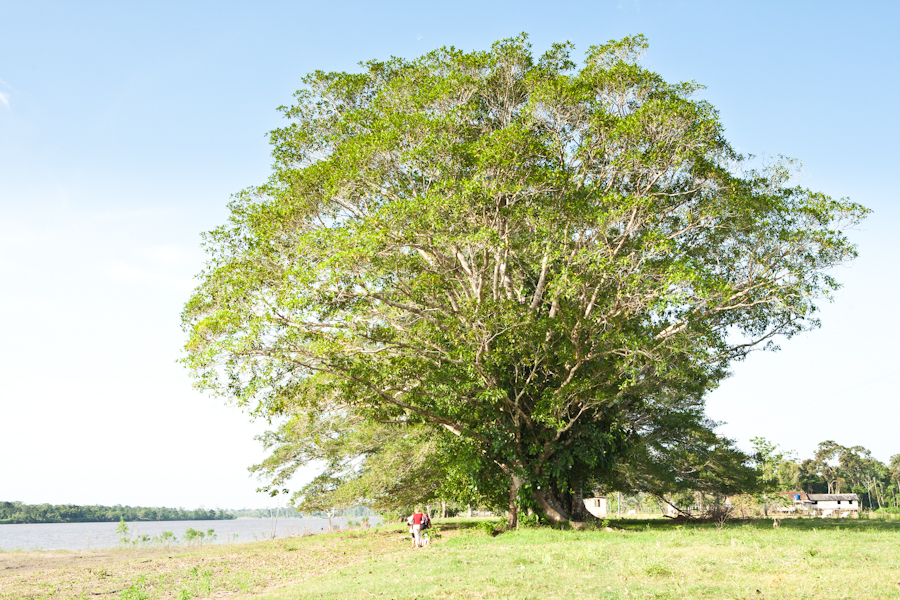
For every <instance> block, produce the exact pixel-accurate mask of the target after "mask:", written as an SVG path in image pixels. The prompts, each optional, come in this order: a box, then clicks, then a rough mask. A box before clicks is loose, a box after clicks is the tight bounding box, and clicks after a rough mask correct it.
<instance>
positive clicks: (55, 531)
mask: <svg viewBox="0 0 900 600" xmlns="http://www.w3.org/2000/svg"><path fill="white" fill-rule="evenodd" d="M360 519H361V517H335V518H334V519H332V524H333V526H334V527H335V528H338V527H340V528H345V527H346V526H347V521H355V522H356V523H359V521H360ZM369 523H370V524H371V525H373V526H374V525H377V524H379V523H381V518H380V517H369ZM118 526H119V524H118V523H33V524H32V523H28V524H20V525H0V550H92V549H94V550H96V549H102V548H115V547H116V546H118V545H119V544H120V540H119V538H120V537H121V536H120V535H119V534H118V533H116V528H117V527H118ZM128 528H129V536H130V537H131V538H132V539H136V538H138V537H139V536H144V535H148V536H150V537H151V538H153V537H155V536H158V535H160V534H161V533H162V532H164V531H171V532H172V533H174V534H175V537H176V538H178V541H179V543H181V540H182V539H183V538H184V534H185V532H186V531H187V530H188V529H195V530H198V531H203V532H204V533H206V532H207V531H208V530H210V529H213V530H215V532H214V533H215V536H216V538H215V540H213V541H212V543H214V544H224V543H228V542H254V541H261V540H267V539H270V538H271V537H272V533H273V528H274V533H275V537H279V538H281V537H290V536H300V535H303V534H309V533H323V532H326V531H328V519H323V518H318V517H309V518H303V519H298V518H291V519H288V518H281V519H278V521H277V523H276V522H273V521H272V520H271V519H231V520H227V521H224V520H223V521H137V522H134V523H128ZM203 543H204V544H207V543H210V542H209V540H208V539H205V540H204V542H203Z"/></svg>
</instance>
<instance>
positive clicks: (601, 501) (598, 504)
mask: <svg viewBox="0 0 900 600" xmlns="http://www.w3.org/2000/svg"><path fill="white" fill-rule="evenodd" d="M584 507H585V508H586V509H587V511H588V512H589V513H591V514H592V515H594V516H595V517H597V518H598V519H605V518H606V496H598V497H596V498H585V499H584Z"/></svg>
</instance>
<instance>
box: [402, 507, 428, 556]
mask: <svg viewBox="0 0 900 600" xmlns="http://www.w3.org/2000/svg"><path fill="white" fill-rule="evenodd" d="M424 520H425V513H423V512H422V509H421V508H417V509H416V510H415V512H413V514H411V515H410V516H409V518H408V519H407V520H406V522H407V523H408V524H410V525H412V534H413V548H421V547H422V523H423V522H424Z"/></svg>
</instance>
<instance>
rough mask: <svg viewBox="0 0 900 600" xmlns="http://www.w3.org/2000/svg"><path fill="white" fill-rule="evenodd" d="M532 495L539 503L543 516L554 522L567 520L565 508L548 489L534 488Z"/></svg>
mask: <svg viewBox="0 0 900 600" xmlns="http://www.w3.org/2000/svg"><path fill="white" fill-rule="evenodd" d="M534 497H535V499H536V500H537V501H538V504H540V505H541V511H542V512H543V513H544V516H545V517H546V518H547V519H548V520H550V521H552V522H554V523H564V522H566V521H568V520H569V515H568V514H566V509H564V508H563V507H562V504H560V502H559V500H558V499H557V498H556V496H555V495H554V494H553V492H551V491H550V490H540V489H538V490H535V491H534Z"/></svg>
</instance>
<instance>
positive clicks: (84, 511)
mask: <svg viewBox="0 0 900 600" xmlns="http://www.w3.org/2000/svg"><path fill="white" fill-rule="evenodd" d="M233 518H235V516H234V515H233V514H230V513H228V512H226V511H223V510H218V511H216V510H212V509H209V510H207V509H204V508H198V509H196V510H185V509H183V508H165V507H153V508H151V507H143V506H121V505H116V506H76V505H74V504H61V505H56V504H23V503H22V502H0V523H89V522H116V521H123V520H124V521H209V520H220V519H233Z"/></svg>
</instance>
